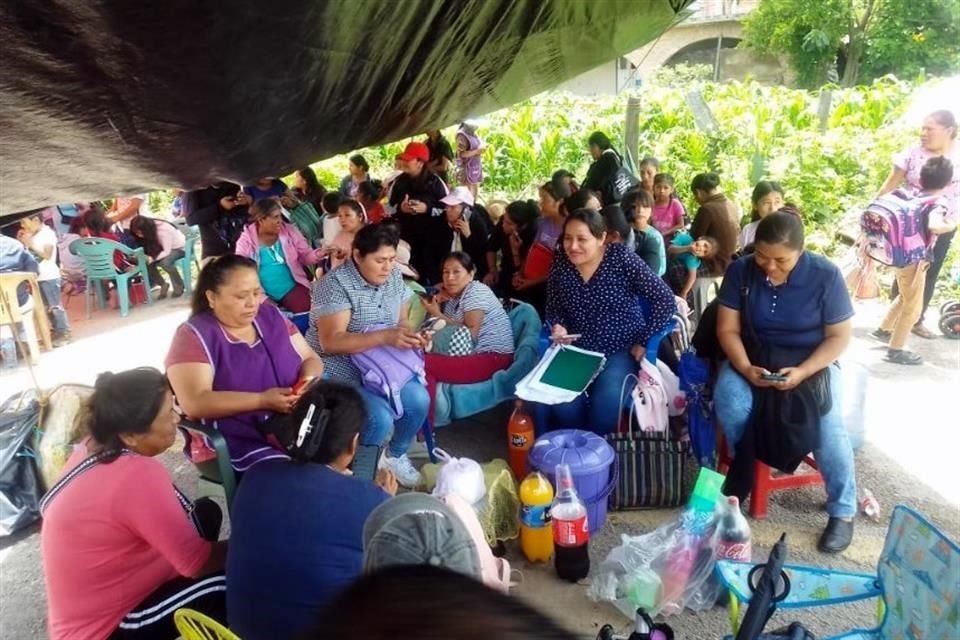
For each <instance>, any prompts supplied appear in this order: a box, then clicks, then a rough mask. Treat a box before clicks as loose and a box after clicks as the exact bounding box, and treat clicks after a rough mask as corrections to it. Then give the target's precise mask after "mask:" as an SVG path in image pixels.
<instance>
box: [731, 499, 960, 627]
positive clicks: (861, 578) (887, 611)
mask: <svg viewBox="0 0 960 640" xmlns="http://www.w3.org/2000/svg"><path fill="white" fill-rule="evenodd" d="M754 566H755V565H753V564H751V563H749V562H732V561H728V560H721V561H719V562H717V568H716V571H717V575H718V576H719V578H720V580H721V581H722V582H723V583H724V584H725V585H726V586H727V588H728V589H729V590H730V616H731V623H732V625H733V627H734V632H736V630H737V629H736V626H737V619H738V614H737V612H738V610H739V608H740V606H741V605H742V603H745V602H749V601H750V598H751V596H752V589H751V582H750V572H751V571H752V570H753V567H754ZM784 573H785V574H786V576H787V580H788V581H789V585H790V587H789V593H788V594H787V595H786V597H785V598H784V599H783V600H782V601H780V602H779V603H777V607H778V608H782V609H797V608H808V607H821V606H826V605H833V604H841V603H846V602H854V601H858V600H865V599H868V598H879V601H878V610H879V612H880V616H879V617H880V623H879V625H878V626H877V627H874V628H872V629H853V630H851V631H848V632H846V633H843V634H841V635H839V636H834V637H833V638H831V639H829V640H898V639H900V638H905V639H910V640H921V639H926V638H929V639H931V640H932V639H933V638H937V639H938V640H939V639H941V638H943V639H944V640H945V639H946V638H960V545H957V543H956V542H954V541H952V540H950V539H949V538H948V537H947V536H946V535H944V534H943V533H942V532H941V531H940V530H938V529H937V528H936V527H934V526H933V525H932V524H930V522H929V521H928V520H927V519H926V518H924V517H923V516H922V515H920V514H919V513H917V512H916V511H914V510H913V509H911V508H909V507H907V506H904V505H897V507H896V508H895V509H894V510H893V516H892V517H891V519H890V527H889V528H888V529H887V539H886V542H885V543H884V547H883V553H881V555H880V561H879V562H878V564H877V575H867V574H861V573H848V572H844V571H831V570H829V569H819V568H816V567H803V566H795V565H787V566H784Z"/></svg>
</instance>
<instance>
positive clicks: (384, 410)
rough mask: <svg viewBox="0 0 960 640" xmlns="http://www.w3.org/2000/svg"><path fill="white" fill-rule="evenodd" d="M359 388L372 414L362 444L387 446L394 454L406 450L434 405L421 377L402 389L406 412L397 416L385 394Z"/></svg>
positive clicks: (402, 452) (364, 430) (365, 428)
mask: <svg viewBox="0 0 960 640" xmlns="http://www.w3.org/2000/svg"><path fill="white" fill-rule="evenodd" d="M358 389H359V391H360V395H361V396H363V401H364V404H366V405H367V414H368V415H367V424H366V426H365V427H364V428H363V431H361V433H360V444H373V445H377V446H387V452H388V453H389V454H390V455H391V456H393V457H397V456H402V455H403V454H405V453H406V452H407V449H409V448H410V444H411V443H412V442H413V439H414V438H415V437H416V435H417V431H419V430H420V427H422V426H423V423H424V421H425V420H426V419H427V408H428V407H429V406H430V396H429V395H428V394H427V388H426V387H424V386H423V385H422V384H420V382H419V381H417V380H411V381H410V382H408V383H407V384H406V385H405V386H404V387H403V389H401V390H400V402H401V403H402V404H403V416H401V417H400V418H395V417H394V415H393V409H391V407H390V405H389V403H388V402H387V399H386V398H384V397H383V396H382V395H380V394H378V393H375V392H373V391H370V390H369V389H366V388H364V387H358ZM391 433H392V434H393V437H391V435H390V434H391ZM388 439H389V445H388V444H387V440H388Z"/></svg>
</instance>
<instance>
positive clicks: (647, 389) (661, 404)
mask: <svg viewBox="0 0 960 640" xmlns="http://www.w3.org/2000/svg"><path fill="white" fill-rule="evenodd" d="M630 396H631V398H632V399H633V413H634V415H635V416H636V419H637V425H638V427H639V428H640V431H644V432H663V431H666V430H667V427H668V424H669V417H668V411H667V403H668V400H667V391H666V389H665V388H664V386H663V377H662V376H661V375H660V371H659V370H658V369H657V367H656V366H654V365H653V364H651V363H650V362H648V361H647V360H646V359H644V360H642V361H641V362H640V371H639V372H637V384H636V386H634V387H633V391H632V392H631V394H630Z"/></svg>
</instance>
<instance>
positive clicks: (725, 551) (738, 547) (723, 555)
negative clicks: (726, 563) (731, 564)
mask: <svg viewBox="0 0 960 640" xmlns="http://www.w3.org/2000/svg"><path fill="white" fill-rule="evenodd" d="M717 559H718V560H739V561H741V562H753V549H752V548H751V544H750V541H749V540H747V541H746V542H727V541H723V540H720V541H718V542H717Z"/></svg>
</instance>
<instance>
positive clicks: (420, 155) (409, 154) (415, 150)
mask: <svg viewBox="0 0 960 640" xmlns="http://www.w3.org/2000/svg"><path fill="white" fill-rule="evenodd" d="M397 157H399V158H400V159H401V160H403V161H409V160H420V161H421V162H429V161H430V149H428V148H427V145H425V144H423V143H422V142H411V143H409V144H408V145H407V148H406V149H404V150H403V153H401V154H400V155H399V156H397Z"/></svg>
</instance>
